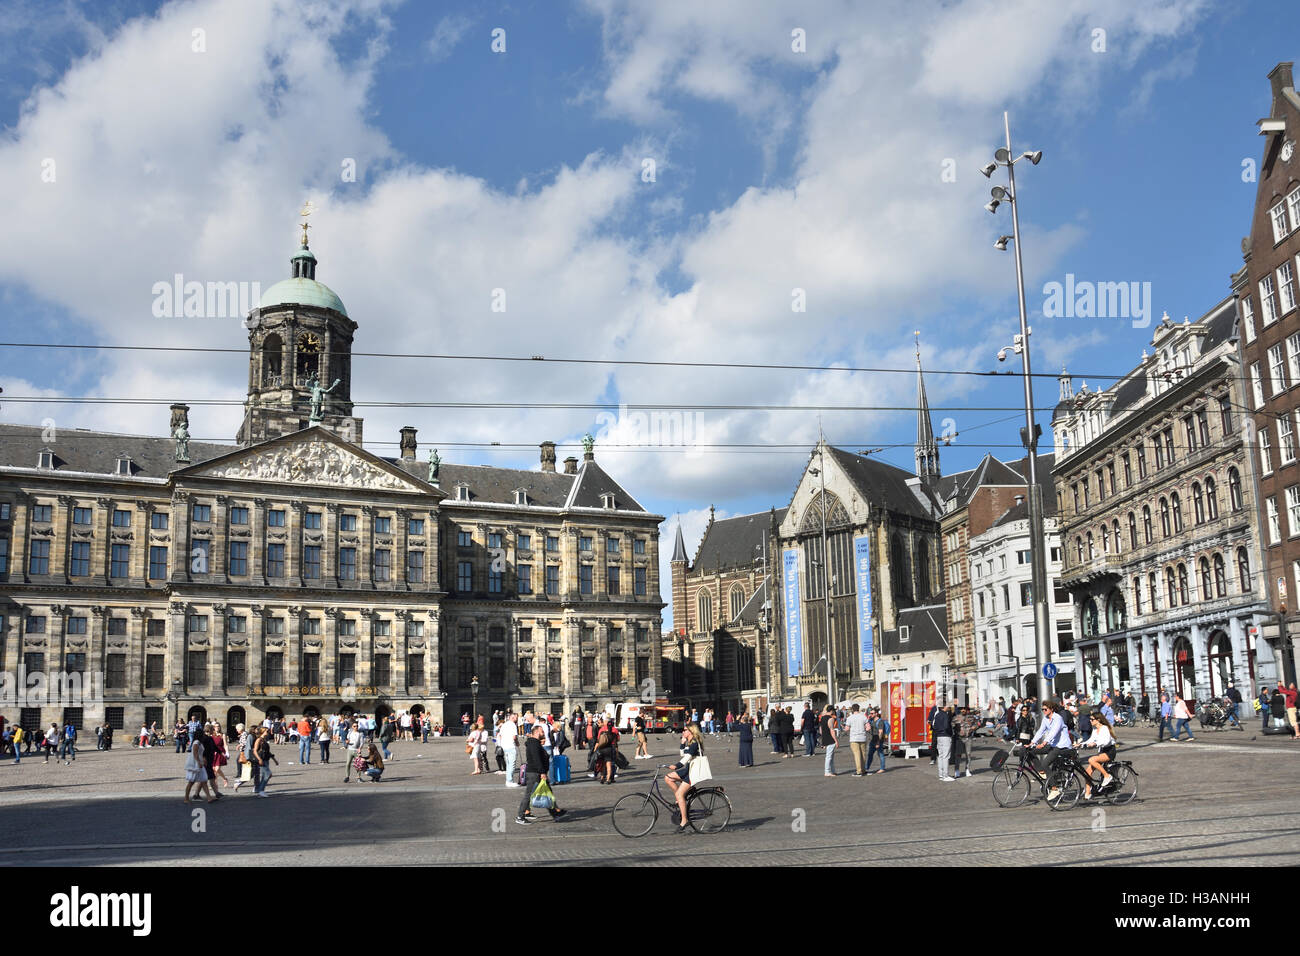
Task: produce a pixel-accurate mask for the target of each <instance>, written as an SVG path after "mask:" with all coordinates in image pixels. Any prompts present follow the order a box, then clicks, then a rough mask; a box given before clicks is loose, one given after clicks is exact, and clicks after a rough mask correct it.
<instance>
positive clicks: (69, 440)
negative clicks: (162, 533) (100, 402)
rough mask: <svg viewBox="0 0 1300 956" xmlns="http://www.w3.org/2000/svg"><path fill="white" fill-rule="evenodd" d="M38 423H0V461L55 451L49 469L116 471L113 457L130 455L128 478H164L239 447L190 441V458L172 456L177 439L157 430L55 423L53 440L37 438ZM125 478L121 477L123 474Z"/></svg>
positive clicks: (31, 459) (24, 461) (26, 461)
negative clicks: (146, 432) (135, 432)
mask: <svg viewBox="0 0 1300 956" xmlns="http://www.w3.org/2000/svg"><path fill="white" fill-rule="evenodd" d="M42 432H44V429H43V428H42V427H41V426H39V425H0V466H3V467H10V468H14V467H16V468H35V467H36V466H37V463H38V461H39V455H40V453H41V452H42V451H43V450H45V449H46V448H49V450H50V451H52V452H54V471H53V474H59V473H61V472H62V473H66V472H87V473H90V474H96V475H112V476H114V477H118V475H117V458H118V455H119V454H123V453H124V454H126V455H127V456H128V457H129V458H130V459H131V477H133V478H154V479H166V477H167V475H168V474H169V473H170V472H173V471H178V470H180V469H181V468H189V467H193V466H194V465H196V464H199V463H201V462H205V461H209V460H211V459H213V458H219V457H221V456H222V455H227V454H229V453H230V452H232V451H236V450H238V448H239V446H238V445H235V444H229V445H222V444H216V443H213V442H196V441H191V442H190V448H189V452H190V462H189V464H182V463H178V462H177V461H176V442H175V441H174V440H173V439H170V438H160V437H158V436H156V435H125V434H118V433H115V432H92V431H88V430H86V429H82V428H60V429H58V430H57V431H56V432H55V433H54V434H53V435H52V436H50V437H52V438H53V441H48V442H47V441H45V440H44V439H43V437H42ZM123 477H124V476H123Z"/></svg>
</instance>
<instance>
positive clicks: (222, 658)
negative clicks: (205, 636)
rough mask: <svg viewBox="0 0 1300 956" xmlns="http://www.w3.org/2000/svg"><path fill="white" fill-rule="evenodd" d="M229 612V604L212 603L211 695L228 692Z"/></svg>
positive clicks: (209, 687) (209, 691)
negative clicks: (212, 669)
mask: <svg viewBox="0 0 1300 956" xmlns="http://www.w3.org/2000/svg"><path fill="white" fill-rule="evenodd" d="M229 614H230V605H229V604H214V605H212V666H213V668H214V669H215V670H214V672H213V673H212V676H211V677H210V678H209V680H208V696H209V697H225V696H226V694H227V693H228V692H227V690H226V658H227V657H228V655H229V653H230V648H229V644H230V635H229V634H228V633H227V628H228V627H229V617H228V616H227V615H229ZM223 719H224V718H223ZM223 729H224V728H223Z"/></svg>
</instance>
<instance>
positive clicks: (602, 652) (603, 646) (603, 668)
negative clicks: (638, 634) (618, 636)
mask: <svg viewBox="0 0 1300 956" xmlns="http://www.w3.org/2000/svg"><path fill="white" fill-rule="evenodd" d="M610 625H611V621H610V619H609V618H607V617H602V618H600V619H599V620H597V621H596V694H597V696H602V697H608V696H609V694H610V684H609V658H610V653H611V651H610V647H609V643H610V640H611V638H612V636H613V633H614V631H613V628H612V627H611V626H610Z"/></svg>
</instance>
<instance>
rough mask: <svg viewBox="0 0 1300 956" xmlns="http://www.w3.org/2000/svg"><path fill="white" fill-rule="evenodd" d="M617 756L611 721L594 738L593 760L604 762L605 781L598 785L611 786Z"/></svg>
mask: <svg viewBox="0 0 1300 956" xmlns="http://www.w3.org/2000/svg"><path fill="white" fill-rule="evenodd" d="M706 713H707V712H706ZM617 755H618V735H617V734H615V733H614V724H613V721H610V722H609V723H608V724H607V725H606V726H605V727H602V728H601V731H600V734H599V736H597V737H596V750H595V758H596V760H603V761H604V762H605V779H604V780H601V781H600V783H607V784H612V783H613V782H614V771H615V769H617V768H616V763H615V762H616V761H617V760H618V756H617Z"/></svg>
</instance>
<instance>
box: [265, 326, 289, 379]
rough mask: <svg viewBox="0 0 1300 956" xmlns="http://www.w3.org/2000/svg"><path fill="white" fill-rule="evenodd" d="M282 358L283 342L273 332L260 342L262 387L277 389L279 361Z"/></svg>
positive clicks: (279, 377) (279, 369) (279, 375)
mask: <svg viewBox="0 0 1300 956" xmlns="http://www.w3.org/2000/svg"><path fill="white" fill-rule="evenodd" d="M283 357H284V341H283V340H282V339H281V338H280V336H279V335H277V334H276V333H275V332H272V333H271V334H270V335H268V336H267V337H266V338H265V339H263V340H262V385H263V387H265V388H279V387H280V385H281V383H282V381H283V379H282V377H281V374H280V371H281V361H282V359H283Z"/></svg>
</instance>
